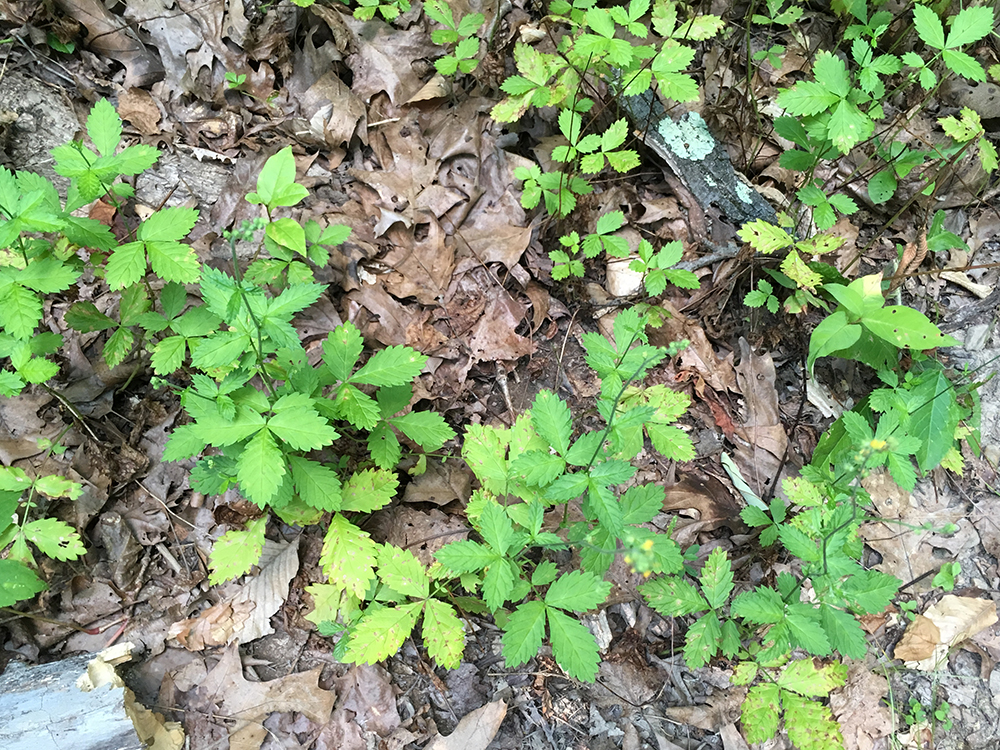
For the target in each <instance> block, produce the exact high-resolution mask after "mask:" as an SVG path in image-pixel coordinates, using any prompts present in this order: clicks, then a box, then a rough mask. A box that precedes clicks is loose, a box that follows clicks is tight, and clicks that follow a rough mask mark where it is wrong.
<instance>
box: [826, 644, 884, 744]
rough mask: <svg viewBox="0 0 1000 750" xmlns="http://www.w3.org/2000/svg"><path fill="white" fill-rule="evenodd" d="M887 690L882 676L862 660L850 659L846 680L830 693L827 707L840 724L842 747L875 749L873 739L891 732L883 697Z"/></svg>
mask: <svg viewBox="0 0 1000 750" xmlns="http://www.w3.org/2000/svg"><path fill="white" fill-rule="evenodd" d="M888 692H889V683H888V682H887V681H886V679H885V678H884V677H880V676H878V675H876V674H874V673H873V672H872V671H871V669H870V668H869V667H868V666H867V665H866V664H865V663H864V662H862V661H849V662H848V667H847V682H846V683H844V685H842V686H841V687H839V688H837V689H836V690H834V691H833V692H832V693H830V709H831V710H832V711H833V715H834V717H835V718H836V719H837V722H838V723H839V724H840V730H841V733H842V734H843V736H844V750H874V747H875V741H876V740H878V739H881V738H882V737H888V736H889V735H890V734H891V733H892V716H891V714H890V713H889V708H888V706H885V705H883V703H882V698H884V697H885V695H886V693H888Z"/></svg>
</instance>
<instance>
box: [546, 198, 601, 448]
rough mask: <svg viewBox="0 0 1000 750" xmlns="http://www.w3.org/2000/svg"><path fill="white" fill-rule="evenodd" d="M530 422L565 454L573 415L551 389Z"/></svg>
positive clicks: (550, 443)
mask: <svg viewBox="0 0 1000 750" xmlns="http://www.w3.org/2000/svg"><path fill="white" fill-rule="evenodd" d="M602 218H603V217H602ZM598 223H600V220H598ZM531 424H532V426H533V427H534V428H535V432H537V433H538V434H539V436H541V437H542V438H543V439H544V440H545V441H546V442H548V444H549V445H550V446H552V447H553V448H555V449H556V451H557V452H558V453H559V455H561V456H565V455H566V452H567V451H568V450H569V441H570V438H571V437H572V434H573V416H572V414H571V413H570V410H569V407H568V406H567V405H566V403H565V402H564V401H563V400H562V399H560V398H559V397H558V396H557V395H555V394H554V393H552V391H547V390H543V391H540V392H539V393H538V395H537V396H536V397H535V401H534V403H533V404H532V407H531Z"/></svg>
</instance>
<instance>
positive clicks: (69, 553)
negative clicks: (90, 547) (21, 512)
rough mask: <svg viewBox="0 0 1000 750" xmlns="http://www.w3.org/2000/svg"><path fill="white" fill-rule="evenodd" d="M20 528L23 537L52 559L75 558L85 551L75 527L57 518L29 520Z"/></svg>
mask: <svg viewBox="0 0 1000 750" xmlns="http://www.w3.org/2000/svg"><path fill="white" fill-rule="evenodd" d="M36 486H37V483H36ZM22 529H23V532H24V536H25V538H26V539H27V540H28V541H29V542H31V543H32V544H34V545H35V546H36V547H38V549H39V550H40V551H41V552H42V554H43V555H45V556H46V557H50V558H52V559H53V560H76V559H77V558H78V557H80V556H81V555H85V554H86V553H87V548H86V547H84V546H83V541H82V540H81V539H80V535H79V534H78V533H77V532H76V529H74V528H73V527H72V526H70V525H69V524H68V523H66V522H65V521H60V520H59V519H57V518H39V519H36V520H34V521H29V522H28V523H26V524H24V526H23V527H22Z"/></svg>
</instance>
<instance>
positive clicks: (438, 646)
mask: <svg viewBox="0 0 1000 750" xmlns="http://www.w3.org/2000/svg"><path fill="white" fill-rule="evenodd" d="M422 633H423V637H424V646H426V647H427V654H428V655H429V656H430V657H431V658H432V659H433V660H434V661H435V662H437V663H438V664H439V665H441V666H442V667H444V668H445V669H457V668H458V666H459V665H460V664H461V663H462V652H463V651H465V630H464V628H463V626H462V621H461V620H460V619H459V617H458V615H457V614H456V613H455V610H454V608H453V607H451V606H450V605H448V604H445V603H444V602H441V601H438V600H437V599H428V600H427V603H426V606H425V608H424V623H423V630H422Z"/></svg>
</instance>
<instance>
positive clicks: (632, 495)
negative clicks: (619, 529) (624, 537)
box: [621, 484, 666, 525]
mask: <svg viewBox="0 0 1000 750" xmlns="http://www.w3.org/2000/svg"><path fill="white" fill-rule="evenodd" d="M665 500H666V490H665V489H664V488H663V487H662V486H660V485H658V484H644V485H638V486H636V487H629V488H628V489H627V490H626V491H625V492H624V493H623V494H622V496H621V506H622V522H623V523H625V524H629V525H635V524H640V523H648V522H649V521H652V520H653V519H654V518H655V517H656V515H657V514H658V513H660V511H662V510H663V503H664V501H665Z"/></svg>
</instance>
